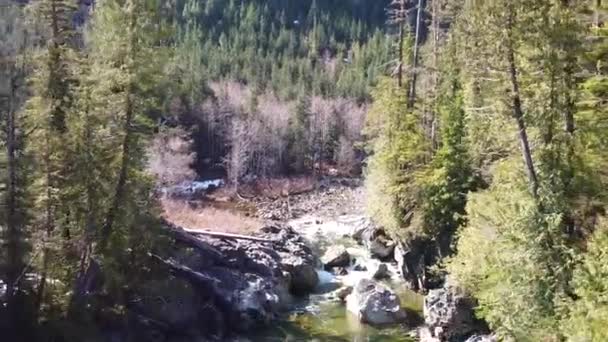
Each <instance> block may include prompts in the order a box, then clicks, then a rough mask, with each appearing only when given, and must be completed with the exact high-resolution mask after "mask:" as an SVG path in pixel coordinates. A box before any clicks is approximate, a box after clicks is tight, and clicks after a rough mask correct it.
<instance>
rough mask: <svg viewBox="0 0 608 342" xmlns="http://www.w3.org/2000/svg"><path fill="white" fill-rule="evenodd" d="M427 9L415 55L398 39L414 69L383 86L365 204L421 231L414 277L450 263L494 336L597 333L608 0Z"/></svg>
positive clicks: (435, 273) (411, 233) (440, 271)
mask: <svg viewBox="0 0 608 342" xmlns="http://www.w3.org/2000/svg"><path fill="white" fill-rule="evenodd" d="M424 10H425V11H426V12H427V13H428V14H431V15H432V13H434V14H435V15H434V16H433V19H431V25H430V26H431V34H430V36H431V37H433V39H431V40H427V41H426V42H424V44H422V46H420V47H419V49H420V52H421V55H419V56H418V57H419V58H420V60H419V61H416V49H417V48H418V46H417V44H416V43H415V40H413V39H407V38H406V39H404V42H405V43H406V44H408V45H406V46H408V47H410V48H406V49H405V51H406V53H405V54H404V59H403V61H404V63H405V66H404V68H405V70H408V69H409V70H411V69H415V71H413V72H410V73H409V74H408V73H406V74H405V77H406V78H405V79H404V80H403V82H400V81H399V79H398V77H396V78H397V79H395V80H391V81H387V83H388V85H386V84H383V85H382V86H379V87H377V88H376V90H375V92H373V94H374V104H373V106H372V110H371V112H370V116H369V117H368V122H367V131H368V132H370V137H371V138H372V139H371V140H370V144H369V148H370V152H371V154H372V156H371V157H370V162H369V166H368V169H367V176H368V178H367V187H368V189H369V192H370V199H371V201H370V213H371V214H372V215H373V216H374V217H375V218H376V220H377V221H378V222H380V223H382V224H383V225H385V226H386V227H387V228H390V229H391V231H392V232H393V233H394V235H397V236H401V239H402V241H403V242H404V244H405V245H406V248H408V246H409V248H410V254H411V253H416V248H415V247H416V246H419V245H421V244H422V245H423V246H424V249H423V251H422V252H419V253H420V254H422V255H420V256H419V258H420V260H422V262H423V263H424V264H425V265H426V266H425V267H423V268H422V269H420V270H418V274H417V275H416V276H417V277H418V282H413V286H415V284H423V285H425V283H426V286H431V287H432V286H436V285H438V283H439V282H440V281H441V279H442V278H444V277H445V276H446V274H448V275H447V276H449V277H450V278H452V279H454V280H455V281H457V282H458V283H459V284H460V286H462V287H463V288H464V289H465V290H467V291H468V292H469V293H470V294H471V295H472V296H473V297H475V298H476V299H477V301H478V303H479V306H478V315H479V317H480V318H483V319H485V320H486V321H487V322H488V323H489V325H490V326H491V328H492V329H493V330H494V331H496V333H497V334H498V336H499V337H500V338H502V339H506V340H508V339H514V340H517V341H539V340H563V339H570V340H573V341H583V340H584V341H601V340H603V338H604V337H605V336H604V335H603V332H602V329H601V328H600V325H601V324H605V323H606V320H605V317H603V314H604V313H603V312H604V309H605V308H604V306H605V305H604V303H603V299H602V298H603V297H602V296H605V295H606V292H605V289H604V287H603V286H602V285H601V283H602V281H603V280H601V279H604V274H603V273H604V272H603V270H602V266H600V265H599V264H598V263H597V262H594V261H591V260H602V258H603V254H602V253H603V251H604V247H605V246H604V240H605V238H604V235H605V225H604V224H603V221H604V219H603V218H602V217H603V215H605V206H606V197H605V195H606V194H605V188H606V185H605V182H606V177H605V172H604V171H603V170H604V168H605V156H606V155H607V154H606V153H605V152H601V151H600V150H599V149H598V148H599V146H604V144H605V140H604V139H605V135H606V132H608V131H607V130H606V129H605V128H606V127H605V122H604V121H605V107H606V106H605V104H606V99H607V97H606V95H607V94H606V89H605V79H606V76H605V70H604V69H605V60H606V51H605V47H606V38H605V23H604V21H605V19H606V4H604V3H603V2H602V1H581V2H567V1H566V2H563V1H561V2H560V1H549V0H547V1H527V0H518V1H500V0H495V1H484V2H479V1H455V2H454V1H452V2H450V3H449V4H448V2H445V1H440V0H437V1H432V2H431V1H429V3H428V4H426V8H425V9H424ZM433 23H436V24H433ZM412 44H413V45H412ZM417 63H419V64H417ZM412 82H413V83H416V84H417V87H416V89H418V90H417V91H416V96H415V98H414V103H413V105H408V104H407V103H406V102H407V101H406V97H408V96H410V99H411V95H412V85H411V83H412ZM399 84H401V86H399ZM414 86H416V85H414ZM379 118H380V119H379ZM437 126H438V128H436V127H437ZM403 127H408V129H407V130H405V131H404V129H403ZM435 132H440V134H435ZM400 139H405V141H406V142H407V144H403V143H400V141H401V140H400ZM379 198H382V200H379ZM385 203H390V204H391V205H390V206H385V205H384V204H385ZM378 204H380V205H378ZM409 257H411V255H410V256H409ZM600 322H603V323H600ZM575 325H578V327H575Z"/></svg>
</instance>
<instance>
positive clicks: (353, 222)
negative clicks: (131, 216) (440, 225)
mask: <svg viewBox="0 0 608 342" xmlns="http://www.w3.org/2000/svg"><path fill="white" fill-rule="evenodd" d="M248 201H250V202H253V203H254V204H255V207H256V208H257V211H258V213H257V216H259V217H261V218H264V219H266V222H267V223H266V224H265V225H264V227H262V228H261V229H260V230H259V231H258V232H256V233H255V234H254V235H255V238H254V239H246V238H245V239H242V238H239V237H234V236H208V235H205V234H200V232H199V233H197V232H196V231H184V230H182V229H180V228H179V227H176V226H172V225H171V224H168V227H169V231H170V232H171V233H172V236H173V237H174V238H175V240H176V243H177V245H176V248H175V253H174V255H172V256H171V257H169V258H164V259H163V258H160V257H157V260H158V261H159V262H160V264H161V265H164V266H165V267H167V268H168V269H169V270H170V271H171V273H172V274H173V277H172V278H171V279H168V280H167V282H165V283H164V284H163V286H164V287H163V286H160V287H159V286H158V285H159V284H150V286H149V288H150V289H152V291H151V293H148V294H146V295H145V296H144V297H154V296H155V295H157V296H158V297H159V298H164V299H166V298H167V297H168V296H167V295H166V293H164V292H163V291H166V288H172V289H179V291H177V292H176V293H175V294H174V297H175V298H174V299H176V300H175V301H173V300H163V301H162V302H161V303H158V302H155V303H152V304H150V303H148V302H145V301H144V302H142V303H140V304H138V305H137V307H136V308H135V309H136V310H137V312H140V313H142V315H141V316H142V317H145V319H146V320H147V322H154V324H150V325H149V326H150V327H152V328H151V329H147V330H146V333H147V336H145V339H146V340H148V341H156V340H159V341H161V340H162V341H182V340H184V338H185V339H186V340H187V341H196V340H198V339H201V338H207V339H213V340H226V339H228V338H234V337H235V336H242V335H243V334H249V333H250V332H252V331H255V332H260V331H261V332H262V334H261V335H260V336H261V337H259V338H253V340H254V341H265V340H267V339H268V338H269V337H268V336H270V335H268V334H266V333H264V332H265V331H270V333H271V334H274V333H276V332H275V331H273V329H275V330H276V324H277V323H279V324H282V323H281V322H301V321H302V319H304V318H306V317H308V318H306V320H308V321H310V320H314V319H315V317H314V316H321V317H323V316H324V314H326V313H324V312H323V311H324V310H325V311H328V310H331V312H332V319H334V320H335V319H336V318H340V320H342V317H344V319H346V321H350V323H348V326H349V327H350V328H346V329H343V330H344V331H343V332H342V333H340V335H339V336H333V335H332V334H333V333H329V334H328V333H325V332H323V334H321V335H318V334H313V333H311V332H310V331H309V330H314V329H315V327H314V326H310V327H309V328H302V326H301V324H300V325H298V327H299V328H298V332H296V333H295V335H293V336H295V338H296V340H298V338H300V339H301V340H303V341H305V340H307V338H312V337H315V336H317V337H318V336H323V338H322V340H332V339H333V338H337V339H338V338H343V339H346V340H351V339H354V340H358V339H359V337H362V338H364V339H366V340H369V341H375V340H383V341H385V340H386V341H403V340H409V339H410V337H408V336H417V338H419V339H420V340H422V341H428V342H431V341H433V342H436V341H469V342H472V341H491V337H488V336H485V335H483V334H484V333H486V332H487V329H485V327H484V325H483V324H482V323H481V322H478V321H476V320H475V319H474V315H473V309H472V308H473V304H474V303H473V302H471V301H470V300H468V299H467V298H466V296H464V295H463V294H461V293H456V292H455V291H456V287H453V286H449V287H448V286H446V287H444V288H441V289H436V290H432V291H430V292H429V293H428V295H427V296H426V297H425V298H424V301H422V299H420V300H418V299H416V300H414V302H418V303H420V304H414V305H411V303H412V301H411V299H412V298H422V297H421V296H420V295H415V294H414V292H412V291H410V290H407V288H410V289H419V288H420V287H418V286H419V285H420V276H419V273H416V272H418V271H419V270H417V269H416V267H418V266H419V265H416V264H415V263H414V262H413V260H416V257H417V256H413V255H412V254H413V252H415V251H413V250H412V249H411V248H410V247H407V246H404V245H403V244H400V243H399V242H397V241H393V240H392V239H391V237H390V236H389V234H387V232H385V231H384V230H383V229H381V228H380V227H377V226H375V225H374V224H373V223H372V222H371V221H370V220H369V219H368V218H367V217H365V215H364V214H363V203H364V193H363V190H362V188H361V186H360V183H359V181H358V180H348V179H341V180H326V181H324V182H321V183H320V185H319V186H318V187H317V189H316V190H314V191H311V192H308V193H301V194H298V195H295V196H289V197H286V198H279V199H274V200H272V199H268V198H267V199H263V198H254V199H249V200H248ZM179 246H181V247H179ZM412 274H414V275H415V276H412ZM163 288H164V289H165V290H163ZM169 297H171V296H169ZM408 300H409V303H408ZM329 307H330V308H331V309H328V308H329ZM294 313H297V315H296V316H295V318H294V316H293V314H294ZM309 314H312V316H309ZM290 317H291V318H290ZM349 317H350V318H349ZM353 320H354V321H356V322H357V323H353ZM346 321H340V322H346ZM325 323H326V322H317V323H316V324H317V325H325ZM421 323H424V324H422V325H421ZM338 324H339V325H342V324H344V323H335V324H334V326H330V327H329V328H330V329H333V330H336V329H338V327H336V326H335V325H338ZM368 326H369V327H370V328H366V327H368ZM374 327H375V328H374ZM342 328H343V327H342ZM342 328H340V329H342ZM340 329H338V330H340ZM283 330H285V331H288V330H289V328H285V329H282V331H283ZM176 331H179V333H177V334H176ZM307 331H308V332H307ZM340 331H342V330H340ZM285 334H286V336H284V337H285V338H287V337H289V336H290V335H289V334H290V333H287V332H285ZM148 335H150V336H148ZM154 336H156V337H159V338H157V339H155V338H153V337H154ZM272 336H275V335H272ZM293 336H292V337H293ZM332 336H333V337H332ZM338 340H340V339H338Z"/></svg>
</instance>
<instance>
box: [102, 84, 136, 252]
mask: <svg viewBox="0 0 608 342" xmlns="http://www.w3.org/2000/svg"><path fill="white" fill-rule="evenodd" d="M132 88H133V86H132V83H129V86H128V89H127V93H126V104H125V124H124V131H125V136H124V138H123V141H122V159H121V162H120V171H119V174H118V181H117V182H116V187H115V189H114V197H113V198H112V204H111V206H110V209H109V210H108V215H107V216H106V221H105V223H104V225H103V228H102V231H101V240H100V245H99V247H100V249H101V250H102V251H103V250H105V249H106V247H107V244H108V240H109V239H110V235H111V234H112V230H113V228H114V221H115V220H116V217H117V215H118V210H119V208H120V205H121V203H122V201H123V199H124V194H125V186H126V184H127V176H128V171H129V155H130V153H131V151H130V150H131V134H132V132H131V125H132V120H133V104H132V102H131V92H132Z"/></svg>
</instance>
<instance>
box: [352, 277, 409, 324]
mask: <svg viewBox="0 0 608 342" xmlns="http://www.w3.org/2000/svg"><path fill="white" fill-rule="evenodd" d="M346 307H347V309H348V310H349V311H350V312H352V313H353V314H355V315H356V316H357V317H358V318H359V320H361V322H362V323H367V324H370V325H376V326H379V325H389V324H396V323H402V322H405V321H406V319H407V315H406V312H405V311H404V310H403V308H401V301H400V300H399V296H397V294H396V293H395V292H393V291H391V290H390V289H389V288H387V287H385V286H384V285H382V284H380V283H378V282H376V281H373V280H369V279H361V280H359V282H357V284H356V285H355V287H354V289H353V292H352V293H351V294H350V295H348V297H346Z"/></svg>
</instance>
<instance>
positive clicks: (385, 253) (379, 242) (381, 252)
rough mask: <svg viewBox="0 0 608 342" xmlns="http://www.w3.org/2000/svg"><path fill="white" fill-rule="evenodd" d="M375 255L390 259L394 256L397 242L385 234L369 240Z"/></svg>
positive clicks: (371, 250) (369, 246)
mask: <svg viewBox="0 0 608 342" xmlns="http://www.w3.org/2000/svg"><path fill="white" fill-rule="evenodd" d="M367 248H368V249H369V251H370V253H371V254H372V256H373V257H375V258H378V259H380V260H388V259H391V258H392V257H393V252H394V250H395V243H394V242H393V241H391V240H389V239H388V238H386V237H385V236H383V235H380V236H378V237H376V238H375V239H373V240H372V241H370V242H369V244H368V245H367Z"/></svg>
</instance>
